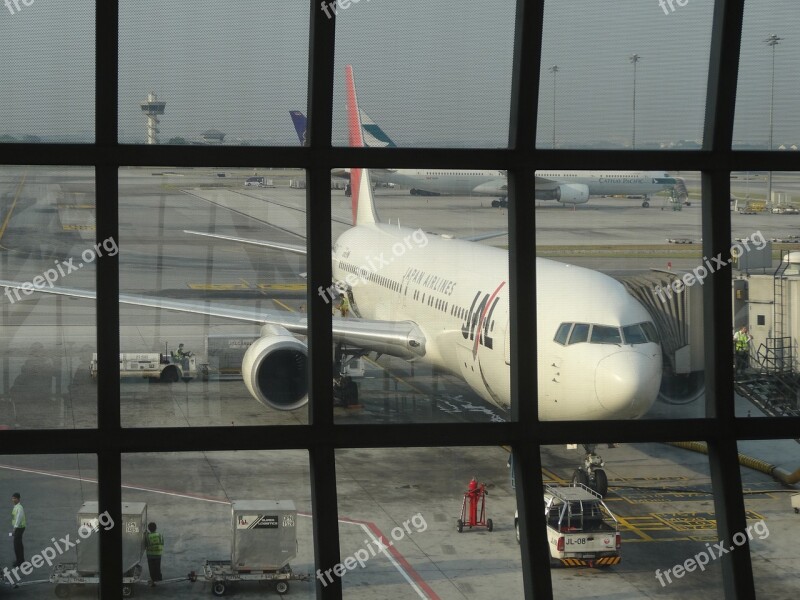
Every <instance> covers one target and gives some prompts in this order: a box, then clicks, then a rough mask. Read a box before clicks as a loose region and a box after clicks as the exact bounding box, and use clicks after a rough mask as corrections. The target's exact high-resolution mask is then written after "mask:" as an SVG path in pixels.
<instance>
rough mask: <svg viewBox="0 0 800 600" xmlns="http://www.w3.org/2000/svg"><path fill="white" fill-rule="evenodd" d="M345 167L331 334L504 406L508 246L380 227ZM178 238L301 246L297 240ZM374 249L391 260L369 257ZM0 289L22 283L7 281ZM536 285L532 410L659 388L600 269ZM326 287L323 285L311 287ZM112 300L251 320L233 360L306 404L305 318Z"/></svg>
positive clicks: (626, 311)
mask: <svg viewBox="0 0 800 600" xmlns="http://www.w3.org/2000/svg"><path fill="white" fill-rule="evenodd" d="M347 94H348V119H349V122H350V140H351V142H350V143H351V145H354V146H361V145H363V141H362V133H361V128H360V127H359V115H358V110H357V101H356V95H355V86H354V82H353V76H352V70H351V68H350V67H349V66H348V67H347ZM351 176H352V181H353V190H354V192H353V197H352V206H353V214H354V222H353V227H352V228H350V229H348V230H347V231H345V232H344V233H343V234H342V235H340V236H339V238H338V239H337V240H336V242H335V245H334V247H333V251H332V260H333V275H334V278H335V279H336V280H337V281H341V282H345V289H346V293H347V294H348V296H349V298H350V301H351V304H352V308H353V312H354V315H355V316H354V318H338V317H333V323H332V328H333V338H334V341H335V342H336V343H343V344H346V345H347V346H348V347H356V348H359V349H362V350H363V351H364V352H370V351H374V352H379V353H381V354H388V355H391V356H394V357H399V358H401V359H405V360H409V361H413V360H421V361H425V362H426V363H428V364H431V365H433V366H435V367H436V368H437V369H439V370H441V371H446V372H449V373H451V374H453V375H456V376H458V377H460V378H461V379H463V380H464V381H465V382H466V384H467V385H468V386H469V387H470V388H471V389H472V390H473V391H474V392H475V393H476V394H478V395H479V396H481V397H482V398H484V399H485V400H487V401H488V402H491V403H492V404H495V405H497V406H499V407H502V408H504V409H508V408H509V407H510V405H511V389H510V365H511V356H510V348H511V341H510V340H511V335H512V331H511V329H510V320H509V286H508V276H509V274H508V253H507V252H506V251H504V250H502V249H498V248H493V247H490V246H486V245H483V244H478V243H476V242H475V241H467V240H457V239H452V238H450V237H447V236H441V237H440V236H435V235H433V234H427V235H424V236H423V237H424V244H423V243H422V242H423V237H421V236H420V234H422V231H421V230H419V229H417V230H413V229H410V228H407V227H400V226H399V225H387V224H384V223H380V221H379V219H378V216H377V214H376V212H375V206H374V201H373V196H372V185H371V182H370V173H369V172H368V171H367V170H361V169H353V170H352V175H351ZM187 233H195V234H198V235H204V236H207V237H211V238H215V239H221V240H228V241H234V242H238V243H245V244H253V245H257V246H262V247H267V248H271V249H278V250H282V251H288V252H294V253H298V254H305V252H306V248H305V246H295V245H291V244H274V243H271V242H268V241H262V240H254V239H248V238H241V237H235V236H225V235H219V234H212V233H199V232H187ZM410 240H413V241H415V242H417V241H418V243H415V244H411V243H410ZM401 247H402V248H404V249H405V250H403V252H402V254H401V253H400V250H398V248H401ZM373 257H391V260H385V261H380V262H381V264H379V265H375V264H374V260H373ZM0 285H3V286H8V287H14V288H21V287H22V286H21V284H18V283H15V282H10V281H0ZM26 285H28V286H30V284H26ZM536 285H537V306H536V307H535V310H536V314H537V347H538V360H537V369H538V377H539V387H538V405H539V419H541V420H576V419H580V420H603V419H635V418H639V417H641V416H643V415H644V414H645V413H646V412H647V411H648V409H649V408H650V407H651V406H652V404H653V402H654V401H655V399H656V397H657V395H658V392H659V386H660V382H661V369H662V356H661V346H660V344H659V342H658V339H657V334H656V329H655V326H654V325H653V323H652V320H651V318H650V316H649V314H648V313H647V311H646V310H645V309H644V307H643V306H642V305H641V304H639V302H638V301H636V300H635V299H634V298H633V297H632V296H630V295H629V294H628V293H627V292H626V291H625V288H624V287H623V286H622V284H621V283H619V282H618V281H616V280H615V279H612V278H611V277H608V276H606V275H603V274H601V273H599V272H597V271H592V270H589V269H585V268H582V267H576V266H572V265H567V264H563V263H558V262H555V261H551V260H547V259H543V258H539V259H537V261H536ZM23 289H25V288H23ZM37 290H38V291H41V292H45V293H52V294H64V295H70V296H77V297H83V298H94V297H95V293H94V292H89V291H83V290H75V289H67V288H56V287H54V288H49V287H47V285H43V286H41V287H39V288H37ZM325 293H327V292H326V290H324V289H320V296H323V295H324V294H325ZM120 302H121V303H124V304H133V305H137V306H149V307H154V308H161V309H168V310H177V311H182V312H190V313H197V314H202V315H213V316H220V317H226V318H229V319H235V320H240V321H248V322H254V323H258V324H261V325H262V337H261V338H260V339H259V340H257V341H256V342H254V343H253V344H252V345H251V346H250V348H249V349H248V350H247V352H246V353H245V356H244V360H243V364H242V375H243V377H244V381H245V385H246V386H247V389H248V390H249V392H250V393H251V394H252V395H253V397H254V398H255V399H256V400H258V401H259V402H261V403H262V404H264V405H266V406H270V407H272V408H276V409H280V410H294V409H297V408H300V407H302V406H304V405H305V404H306V402H307V401H308V383H307V377H308V374H307V372H306V359H307V346H306V343H305V342H304V341H302V340H300V339H298V338H297V337H295V336H296V335H301V336H302V335H305V334H306V333H307V318H306V316H305V315H303V314H298V313H290V312H284V311H277V310H255V309H254V310H252V311H250V310H247V309H237V308H231V307H225V306H215V305H210V304H207V303H201V302H197V303H192V302H186V301H178V300H169V299H162V298H149V297H145V296H134V295H129V294H120ZM320 302H322V300H320ZM531 310H534V308H533V307H531ZM520 401H525V399H520ZM593 450H594V447H593V446H591V447H590V446H587V452H588V454H587V458H586V460H585V463H584V466H583V467H582V468H581V469H579V470H577V471H576V472H575V475H574V477H575V478H576V480H577V481H581V482H583V483H587V484H590V485H592V486H594V487H595V488H596V489H597V490H598V491H599V492H600V493H602V494H605V491H606V489H607V479H606V476H605V472H604V471H603V470H602V468H601V467H602V466H603V462H602V459H601V458H600V457H599V456H597V455H596V454H594V451H593Z"/></svg>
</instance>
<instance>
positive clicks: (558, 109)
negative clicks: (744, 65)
mask: <svg viewBox="0 0 800 600" xmlns="http://www.w3.org/2000/svg"><path fill="white" fill-rule="evenodd" d="M618 8H619V10H609V4H608V2H606V1H604V0H593V1H591V2H582V3H581V8H580V10H576V7H575V3H574V2H571V1H570V0H547V1H546V2H545V13H544V30H543V38H542V66H541V72H540V87H539V125H538V127H537V139H536V145H537V146H538V147H540V148H615V149H645V148H647V149H658V148H661V149H673V148H674V149H696V148H699V147H700V146H701V145H702V138H703V118H704V111H705V103H706V85H707V79H708V57H709V45H710V41H711V16H712V9H713V3H712V2H689V3H688V4H687V3H686V2H683V1H681V2H677V3H675V2H663V1H662V2H661V3H660V4H659V3H656V2H655V1H654V2H634V1H628V2H625V3H624V5H622V6H619V7H618ZM676 40H680V43H676Z"/></svg>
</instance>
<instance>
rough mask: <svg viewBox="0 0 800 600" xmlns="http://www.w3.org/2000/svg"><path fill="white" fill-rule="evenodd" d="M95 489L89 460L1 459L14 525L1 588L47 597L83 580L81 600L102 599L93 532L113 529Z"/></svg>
mask: <svg viewBox="0 0 800 600" xmlns="http://www.w3.org/2000/svg"><path fill="white" fill-rule="evenodd" d="M96 484H97V459H96V457H95V456H94V455H92V454H62V455H55V454H52V455H49V454H41V455H36V456H30V455H29V456H26V455H15V456H2V457H0V485H2V487H3V489H5V490H8V491H7V493H6V502H7V506H8V511H9V512H8V513H7V514H8V516H9V519H10V520H9V521H8V523H9V525H13V528H12V527H11V526H9V528H8V531H9V533H8V536H9V539H8V542H6V543H7V544H8V546H7V548H8V549H7V550H6V551H5V554H4V556H5V562H4V564H5V565H8V566H7V567H5V566H4V567H3V569H2V577H3V584H5V585H8V586H11V585H15V584H18V585H19V588H18V589H16V590H14V593H15V595H19V596H20V597H21V598H42V597H45V596H48V597H51V596H52V593H53V592H52V591H51V590H54V591H57V593H58V594H61V593H63V592H66V591H68V590H71V589H73V587H72V585H73V584H76V583H78V581H79V580H80V579H81V578H85V583H86V584H87V585H83V586H81V587H82V591H81V593H80V594H81V595H80V597H82V598H99V597H100V594H99V588H98V585H97V584H98V583H99V580H100V570H99V544H98V537H99V536H98V533H97V532H98V531H99V530H100V528H103V529H110V528H112V527H114V526H115V523H114V521H113V519H112V518H111V516H110V515H109V514H108V513H106V512H104V513H98V509H97V485H96ZM17 494H18V495H19V496H18V498H15V495H17ZM12 511H13V512H12ZM10 538H13V539H10ZM12 548H13V550H12ZM17 550H19V553H18V554H17ZM12 565H13V567H12ZM51 578H52V579H51ZM48 579H50V582H48ZM34 582H38V584H37V583H34ZM51 582H52V583H53V584H55V587H54V586H53V585H51ZM43 584H44V585H43ZM29 586H30V587H29ZM45 590H47V592H46V593H45ZM59 597H64V596H61V595H60V596H59Z"/></svg>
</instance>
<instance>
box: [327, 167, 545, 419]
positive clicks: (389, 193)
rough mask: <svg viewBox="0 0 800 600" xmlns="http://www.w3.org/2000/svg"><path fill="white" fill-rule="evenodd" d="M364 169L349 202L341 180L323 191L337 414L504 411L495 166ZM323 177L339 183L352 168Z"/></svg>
mask: <svg viewBox="0 0 800 600" xmlns="http://www.w3.org/2000/svg"><path fill="white" fill-rule="evenodd" d="M366 173H367V171H361V179H362V183H361V192H360V193H359V197H358V200H357V201H356V200H355V199H354V197H353V195H352V194H351V196H350V197H348V195H347V194H348V193H350V192H351V190H350V189H349V187H348V189H347V190H345V192H344V193H342V192H340V191H334V192H332V203H333V204H332V213H333V222H332V230H331V234H332V238H333V240H334V258H333V261H334V262H333V276H334V282H333V284H332V286H331V287H330V288H329V289H328V290H320V296H321V298H322V300H323V301H324V302H325V304H326V305H327V306H328V307H330V309H331V310H333V311H334V314H335V316H334V320H333V327H334V339H335V341H337V342H340V343H341V347H340V348H339V352H338V353H337V356H336V359H337V360H336V364H335V367H334V368H335V373H337V377H336V379H335V380H334V395H335V396H336V400H337V406H339V407H340V408H339V409H337V412H336V414H337V418H339V419H349V420H352V422H358V423H367V422H383V421H392V422H398V421H399V422H407V421H420V420H423V421H431V420H433V421H437V422H438V421H443V422H448V421H450V422H452V421H453V420H455V421H475V420H477V421H482V422H485V421H504V420H506V419H508V413H507V411H508V409H509V407H510V404H511V393H510V386H509V381H510V379H509V364H510V347H511V346H510V343H511V342H510V335H511V332H510V330H509V313H508V306H509V305H508V290H509V286H508V252H507V250H506V248H507V243H508V242H507V235H506V234H507V231H508V225H507V215H506V210H505V208H504V206H506V205H507V199H506V198H505V195H504V194H503V192H499V191H497V190H498V189H499V188H500V187H503V186H505V182H506V178H505V175H504V174H502V173H501V172H498V171H488V170H484V171H480V170H467V169H461V170H447V169H372V170H370V171H369V181H370V182H372V183H371V184H370V183H367V177H366ZM333 175H334V176H335V180H334V185H340V186H341V185H343V184H344V185H348V186H349V185H350V184H349V182H350V181H351V179H353V178H354V177H355V176H353V174H352V172H348V171H346V170H344V169H342V170H338V171H334V173H333ZM344 177H347V178H348V179H344ZM337 182H341V183H337ZM373 186H374V190H373ZM483 188H486V189H490V188H491V189H492V190H494V191H491V192H490V191H486V192H483V191H482V189H483ZM501 203H502V204H503V206H502V207H501V206H499V204H501ZM492 204H496V205H498V206H494V207H492V206H491V205H492ZM356 206H357V207H358V208H357V215H356V216H357V219H356V225H355V226H352V225H351V224H352V223H353V210H354V207H356ZM370 206H372V207H374V213H373V212H372V211H370V210H369V207H370ZM373 214H374V216H373ZM375 219H377V220H375ZM376 223H377V225H376ZM343 302H344V303H345V305H344V308H345V310H343ZM552 335H553V334H552V333H551V334H550V337H551V339H552Z"/></svg>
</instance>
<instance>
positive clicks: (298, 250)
mask: <svg viewBox="0 0 800 600" xmlns="http://www.w3.org/2000/svg"><path fill="white" fill-rule="evenodd" d="M183 233H191V234H192V235H202V236H204V237H210V238H216V239H219V240H226V241H229V242H239V243H240V244H250V245H251V246H263V247H264V248H272V249H273V250H283V251H285V252H291V253H292V254H302V255H303V256H305V255H306V254H307V248H306V247H305V246H301V245H300V244H279V243H277V242H269V241H265V240H254V239H252V238H243V237H236V236H234V235H222V234H220V233H204V232H202V231H189V230H187V229H184V230H183Z"/></svg>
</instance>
